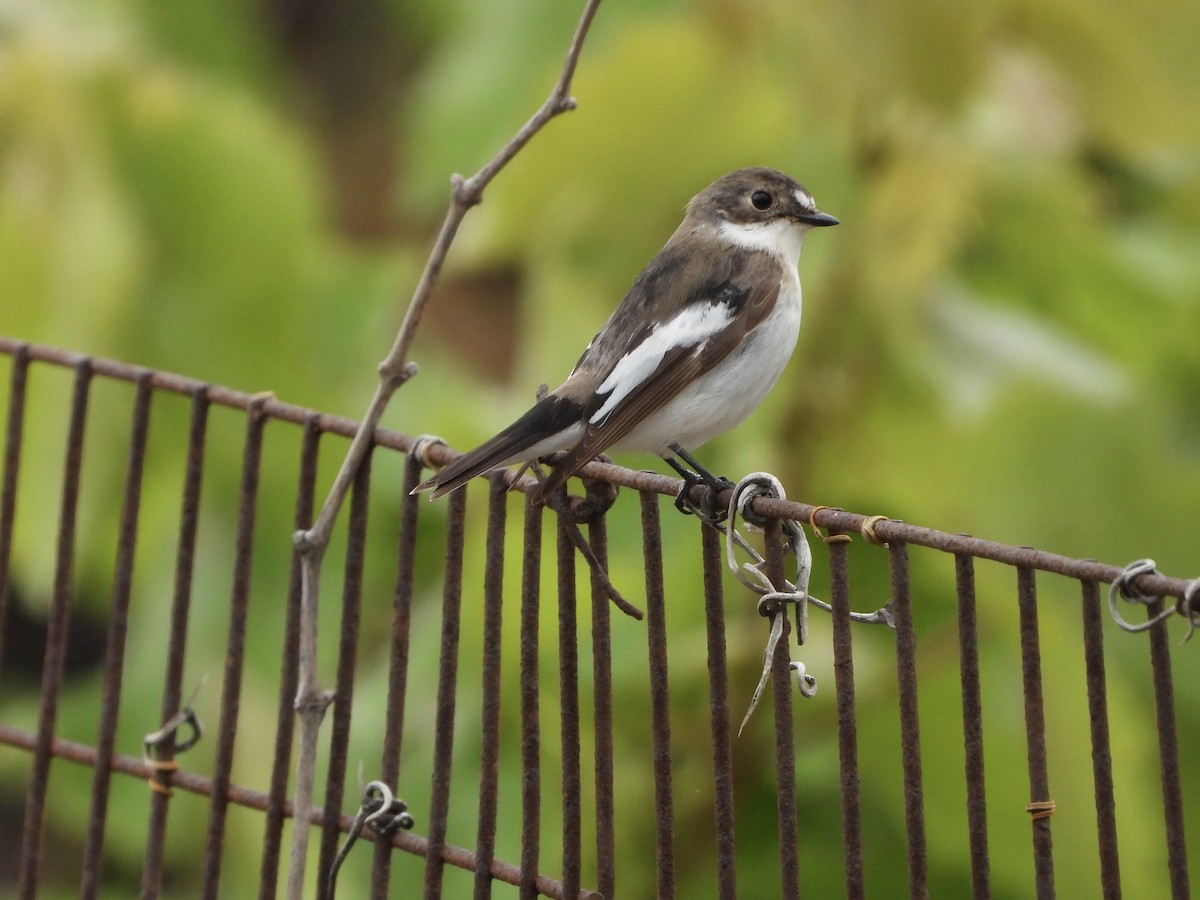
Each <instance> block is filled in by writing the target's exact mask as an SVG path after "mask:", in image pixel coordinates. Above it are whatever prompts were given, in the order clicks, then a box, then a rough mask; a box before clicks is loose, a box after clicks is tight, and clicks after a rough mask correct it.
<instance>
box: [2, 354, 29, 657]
mask: <svg viewBox="0 0 1200 900" xmlns="http://www.w3.org/2000/svg"><path fill="white" fill-rule="evenodd" d="M8 378H9V381H8V415H7V417H6V420H5V425H4V476H3V481H2V482H0V630H2V629H3V628H4V625H5V622H6V621H7V619H8V589H9V566H10V564H11V562H12V540H13V532H14V531H15V527H16V517H17V473H18V472H19V471H20V469H21V444H22V441H23V439H24V434H25V394H26V386H27V384H28V381H29V351H28V348H27V347H25V346H24V345H22V346H19V347H17V349H16V350H15V351H14V353H13V357H12V371H11V372H9V376H8ZM3 671H4V642H3V641H0V673H2V672H3Z"/></svg>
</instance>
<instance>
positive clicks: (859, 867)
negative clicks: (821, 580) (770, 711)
mask: <svg viewBox="0 0 1200 900" xmlns="http://www.w3.org/2000/svg"><path fill="white" fill-rule="evenodd" d="M828 547H829V602H830V604H831V605H832V607H833V614H832V618H833V678H834V688H835V690H836V692H837V720H838V769H839V771H840V772H841V782H842V784H841V787H842V790H841V793H842V835H843V837H842V840H843V842H844V843H843V854H844V860H845V862H844V865H845V869H846V896H847V897H848V898H851V900H855V898H862V897H865V896H866V883H865V880H864V875H863V846H862V807H861V803H860V798H859V780H858V718H857V714H856V713H855V709H854V706H855V704H854V644H853V638H852V636H851V622H850V561H849V557H848V554H847V552H846V547H847V541H846V540H832V541H831V542H830V543H829V544H828Z"/></svg>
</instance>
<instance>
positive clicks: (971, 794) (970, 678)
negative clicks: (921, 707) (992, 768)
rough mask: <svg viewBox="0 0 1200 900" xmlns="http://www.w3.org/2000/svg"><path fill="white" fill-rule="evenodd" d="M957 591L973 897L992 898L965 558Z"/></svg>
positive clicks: (971, 585)
mask: <svg viewBox="0 0 1200 900" xmlns="http://www.w3.org/2000/svg"><path fill="white" fill-rule="evenodd" d="M954 587H955V594H956V596H957V600H958V648H959V650H958V653H959V659H958V668H959V682H960V684H961V686H962V711H963V758H964V768H965V774H966V781H967V835H968V838H969V841H970V845H971V895H972V896H973V897H974V898H975V900H987V898H989V897H990V896H991V892H992V888H991V870H990V863H989V861H988V834H987V792H986V791H985V789H984V778H983V774H984V772H983V699H982V696H981V689H980V684H979V633H978V625H977V623H976V615H975V562H974V560H973V559H972V558H971V557H970V556H967V555H965V554H962V553H959V554H956V555H955V557H954Z"/></svg>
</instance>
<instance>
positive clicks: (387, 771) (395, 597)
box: [371, 455, 421, 900]
mask: <svg viewBox="0 0 1200 900" xmlns="http://www.w3.org/2000/svg"><path fill="white" fill-rule="evenodd" d="M420 483H421V460H420V459H418V458H417V457H416V456H414V455H410V456H408V457H407V458H406V459H405V461H404V479H403V483H402V484H401V486H400V532H399V535H398V536H397V544H396V580H395V588H394V590H393V592H392V631H391V640H390V647H391V653H390V654H389V656H388V689H387V707H386V709H385V713H384V731H383V751H382V758H381V760H380V764H379V772H380V780H381V781H382V782H383V783H384V784H390V785H398V784H399V779H400V755H401V749H402V747H403V737H404V709H405V700H406V698H407V696H408V656H409V648H410V647H409V645H410V635H411V625H412V599H413V581H414V567H415V565H416V557H417V521H418V513H419V512H420V508H421V507H420V502H419V498H417V497H415V496H413V493H412V489H413V488H415V487H416V486H417V485H418V484H420ZM391 865H392V851H391V848H390V847H389V846H387V844H386V843H385V842H383V841H379V842H377V843H376V844H375V856H374V860H373V862H372V865H371V900H386V898H387V897H388V895H389V887H390V876H391Z"/></svg>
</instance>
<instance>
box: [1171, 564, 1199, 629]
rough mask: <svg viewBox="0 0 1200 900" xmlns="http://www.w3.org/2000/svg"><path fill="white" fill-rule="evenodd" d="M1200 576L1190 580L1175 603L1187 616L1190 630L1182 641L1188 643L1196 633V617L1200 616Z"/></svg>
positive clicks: (1178, 609)
mask: <svg viewBox="0 0 1200 900" xmlns="http://www.w3.org/2000/svg"><path fill="white" fill-rule="evenodd" d="M1197 606H1200V578H1193V579H1192V580H1191V581H1189V582H1188V586H1187V587H1186V588H1184V590H1183V596H1182V597H1180V598H1179V601H1178V602H1177V603H1176V604H1175V609H1176V611H1177V612H1178V613H1179V614H1180V615H1183V616H1187V620H1188V630H1187V634H1185V635H1184V636H1183V640H1182V641H1181V642H1180V643H1183V644H1186V643H1187V642H1188V641H1190V640H1191V639H1192V635H1193V634H1195V633H1196V619H1197V618H1198V617H1200V609H1197Z"/></svg>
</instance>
